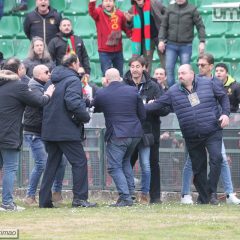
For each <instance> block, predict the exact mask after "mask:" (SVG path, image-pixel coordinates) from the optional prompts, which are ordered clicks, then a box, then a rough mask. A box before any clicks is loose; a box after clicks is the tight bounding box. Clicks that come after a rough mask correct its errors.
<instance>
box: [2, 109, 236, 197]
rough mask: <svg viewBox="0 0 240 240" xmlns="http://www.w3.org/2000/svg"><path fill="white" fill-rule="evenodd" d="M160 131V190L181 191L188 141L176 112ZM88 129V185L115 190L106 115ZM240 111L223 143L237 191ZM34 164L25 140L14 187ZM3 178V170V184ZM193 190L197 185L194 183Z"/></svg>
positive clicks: (68, 181)
mask: <svg viewBox="0 0 240 240" xmlns="http://www.w3.org/2000/svg"><path fill="white" fill-rule="evenodd" d="M161 120H162V124H161V134H164V133H166V132H167V135H168V136H169V137H168V138H163V139H161V140H160V148H159V153H160V158H159V164H160V171H161V173H160V174H161V190H162V191H166V192H173V191H174V192H175V191H177V192H180V191H181V185H182V170H183V166H184V162H185V144H184V139H183V137H182V134H181V131H180V129H179V125H178V121H177V118H176V116H175V114H169V115H168V116H166V117H163V118H161ZM85 128H86V137H87V138H86V140H85V142H84V144H83V145H84V149H85V152H86V156H87V159H88V179H89V188H90V189H95V190H96V189H98V190H114V189H115V186H114V183H113V181H112V178H111V177H110V176H109V175H108V173H107V168H106V155H105V144H104V131H105V125H104V118H103V115H102V114H93V117H92V119H91V121H90V123H89V124H87V125H86V126H85ZM239 134H240V114H239V113H236V114H231V117H230V125H229V126H228V127H227V128H226V129H224V131H223V135H224V143H225V146H226V151H227V156H228V160H229V164H230V169H231V173H232V181H233V186H234V187H235V191H237V192H238V191H240V135H239ZM33 166H34V161H33V156H32V153H31V151H30V149H29V148H28V146H27V145H26V144H25V143H23V146H22V151H21V157H20V159H19V170H18V173H17V178H16V183H15V186H16V187H17V188H27V186H28V183H29V177H30V173H31V171H32V168H33ZM134 177H135V179H136V180H139V181H136V188H137V189H140V178H141V171H140V165H139V164H136V165H135V168H134ZM1 184H2V177H1V172H0V185H1ZM63 188H64V189H71V188H72V174H71V166H70V164H67V168H66V172H65V177H64V181H63ZM192 190H195V189H194V186H193V185H192ZM218 191H219V192H223V188H222V184H221V182H219V187H218Z"/></svg>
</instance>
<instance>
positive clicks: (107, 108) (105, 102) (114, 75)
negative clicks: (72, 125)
mask: <svg viewBox="0 0 240 240" xmlns="http://www.w3.org/2000/svg"><path fill="white" fill-rule="evenodd" d="M105 78H106V82H107V84H108V86H107V87H106V88H102V89H100V90H98V91H97V93H96V96H95V98H94V106H95V112H103V113H104V117H105V124H106V134H105V141H106V155H107V161H108V163H107V164H108V173H109V174H110V175H111V177H112V178H113V181H114V183H115V185H116V188H117V191H118V193H119V199H118V200H117V202H116V203H115V204H113V205H112V206H114V207H124V206H132V204H133V201H132V198H131V195H132V194H133V193H134V179H133V172H132V167H131V164H130V158H131V155H132V153H133V151H134V149H135V147H136V145H137V144H138V142H139V141H140V138H141V136H142V133H143V132H142V126H141V121H143V120H144V119H145V118H146V113H145V109H144V106H143V102H142V100H141V98H140V97H139V95H138V91H137V89H136V88H134V87H131V86H127V85H125V84H123V83H121V82H120V81H121V78H120V74H119V71H118V70H117V69H115V68H111V69H108V70H107V71H106V73H105Z"/></svg>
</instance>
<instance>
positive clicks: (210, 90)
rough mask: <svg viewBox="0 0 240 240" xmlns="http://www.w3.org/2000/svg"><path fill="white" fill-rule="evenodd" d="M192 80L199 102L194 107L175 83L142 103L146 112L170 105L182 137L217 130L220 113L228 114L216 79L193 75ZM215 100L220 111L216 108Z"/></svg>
mask: <svg viewBox="0 0 240 240" xmlns="http://www.w3.org/2000/svg"><path fill="white" fill-rule="evenodd" d="M193 83H194V86H193V92H196V93H197V95H198V98H199V100H200V104H198V105H196V106H194V107H192V106H191V104H190V102H189V100H188V95H189V92H188V91H187V90H186V89H185V88H184V87H182V86H181V85H180V84H178V83H176V84H174V85H173V86H172V87H170V88H169V90H168V91H167V92H166V94H165V95H163V96H161V97H160V98H159V99H157V100H156V101H155V102H154V103H152V104H148V105H147V106H146V109H147V110H148V111H156V110H159V109H161V108H162V107H166V106H172V108H173V110H174V112H175V113H176V115H177V118H178V121H179V125H180V128H181V131H182V133H183V136H184V137H185V138H198V137H199V138H200V137H204V136H208V135H209V134H211V133H213V132H215V131H217V130H221V127H220V125H219V122H218V119H219V117H220V115H221V114H225V115H227V116H229V114H230V104H229V99H228V97H227V95H226V93H225V91H224V88H223V85H222V83H221V82H220V81H212V80H211V79H210V78H207V77H200V76H195V80H194V82H193ZM218 103H219V104H220V106H221V108H222V110H220V109H219V104H218ZM221 111H222V113H221Z"/></svg>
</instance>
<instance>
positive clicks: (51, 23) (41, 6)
mask: <svg viewBox="0 0 240 240" xmlns="http://www.w3.org/2000/svg"><path fill="white" fill-rule="evenodd" d="M61 18H62V17H61V15H60V13H58V12H57V10H56V9H54V8H52V7H51V6H49V0H36V9H35V10H34V11H32V12H30V13H28V14H27V15H26V17H25V19H24V23H23V28H24V32H25V34H26V36H27V38H28V39H30V40H32V38H33V37H36V36H38V37H41V38H43V40H44V42H45V43H46V44H48V43H49V42H50V40H51V39H52V38H54V37H55V36H56V34H57V33H58V30H59V24H60V21H61Z"/></svg>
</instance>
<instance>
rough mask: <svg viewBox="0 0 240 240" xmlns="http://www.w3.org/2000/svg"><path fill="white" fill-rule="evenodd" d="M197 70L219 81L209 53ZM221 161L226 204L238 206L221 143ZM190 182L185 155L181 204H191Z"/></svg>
mask: <svg viewBox="0 0 240 240" xmlns="http://www.w3.org/2000/svg"><path fill="white" fill-rule="evenodd" d="M198 68H199V73H200V75H201V76H206V77H209V78H210V79H212V81H219V79H217V78H216V77H214V76H213V75H212V70H213V68H214V57H213V56H212V55H211V54H209V53H204V54H201V55H200V56H199V58H198ZM221 153H222V157H223V161H222V163H221V175H220V178H221V180H222V183H223V187H224V191H225V193H226V197H227V198H226V199H227V203H229V204H240V199H238V198H237V197H236V196H235V194H234V193H233V184H232V179H231V171H230V167H229V164H228V160H227V155H226V149H225V145H224V142H222V149H221ZM191 180H192V163H191V159H190V158H189V155H187V160H186V162H185V165H184V168H183V179H182V198H181V203H183V204H192V203H193V202H192V199H191V195H190V184H191Z"/></svg>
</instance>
